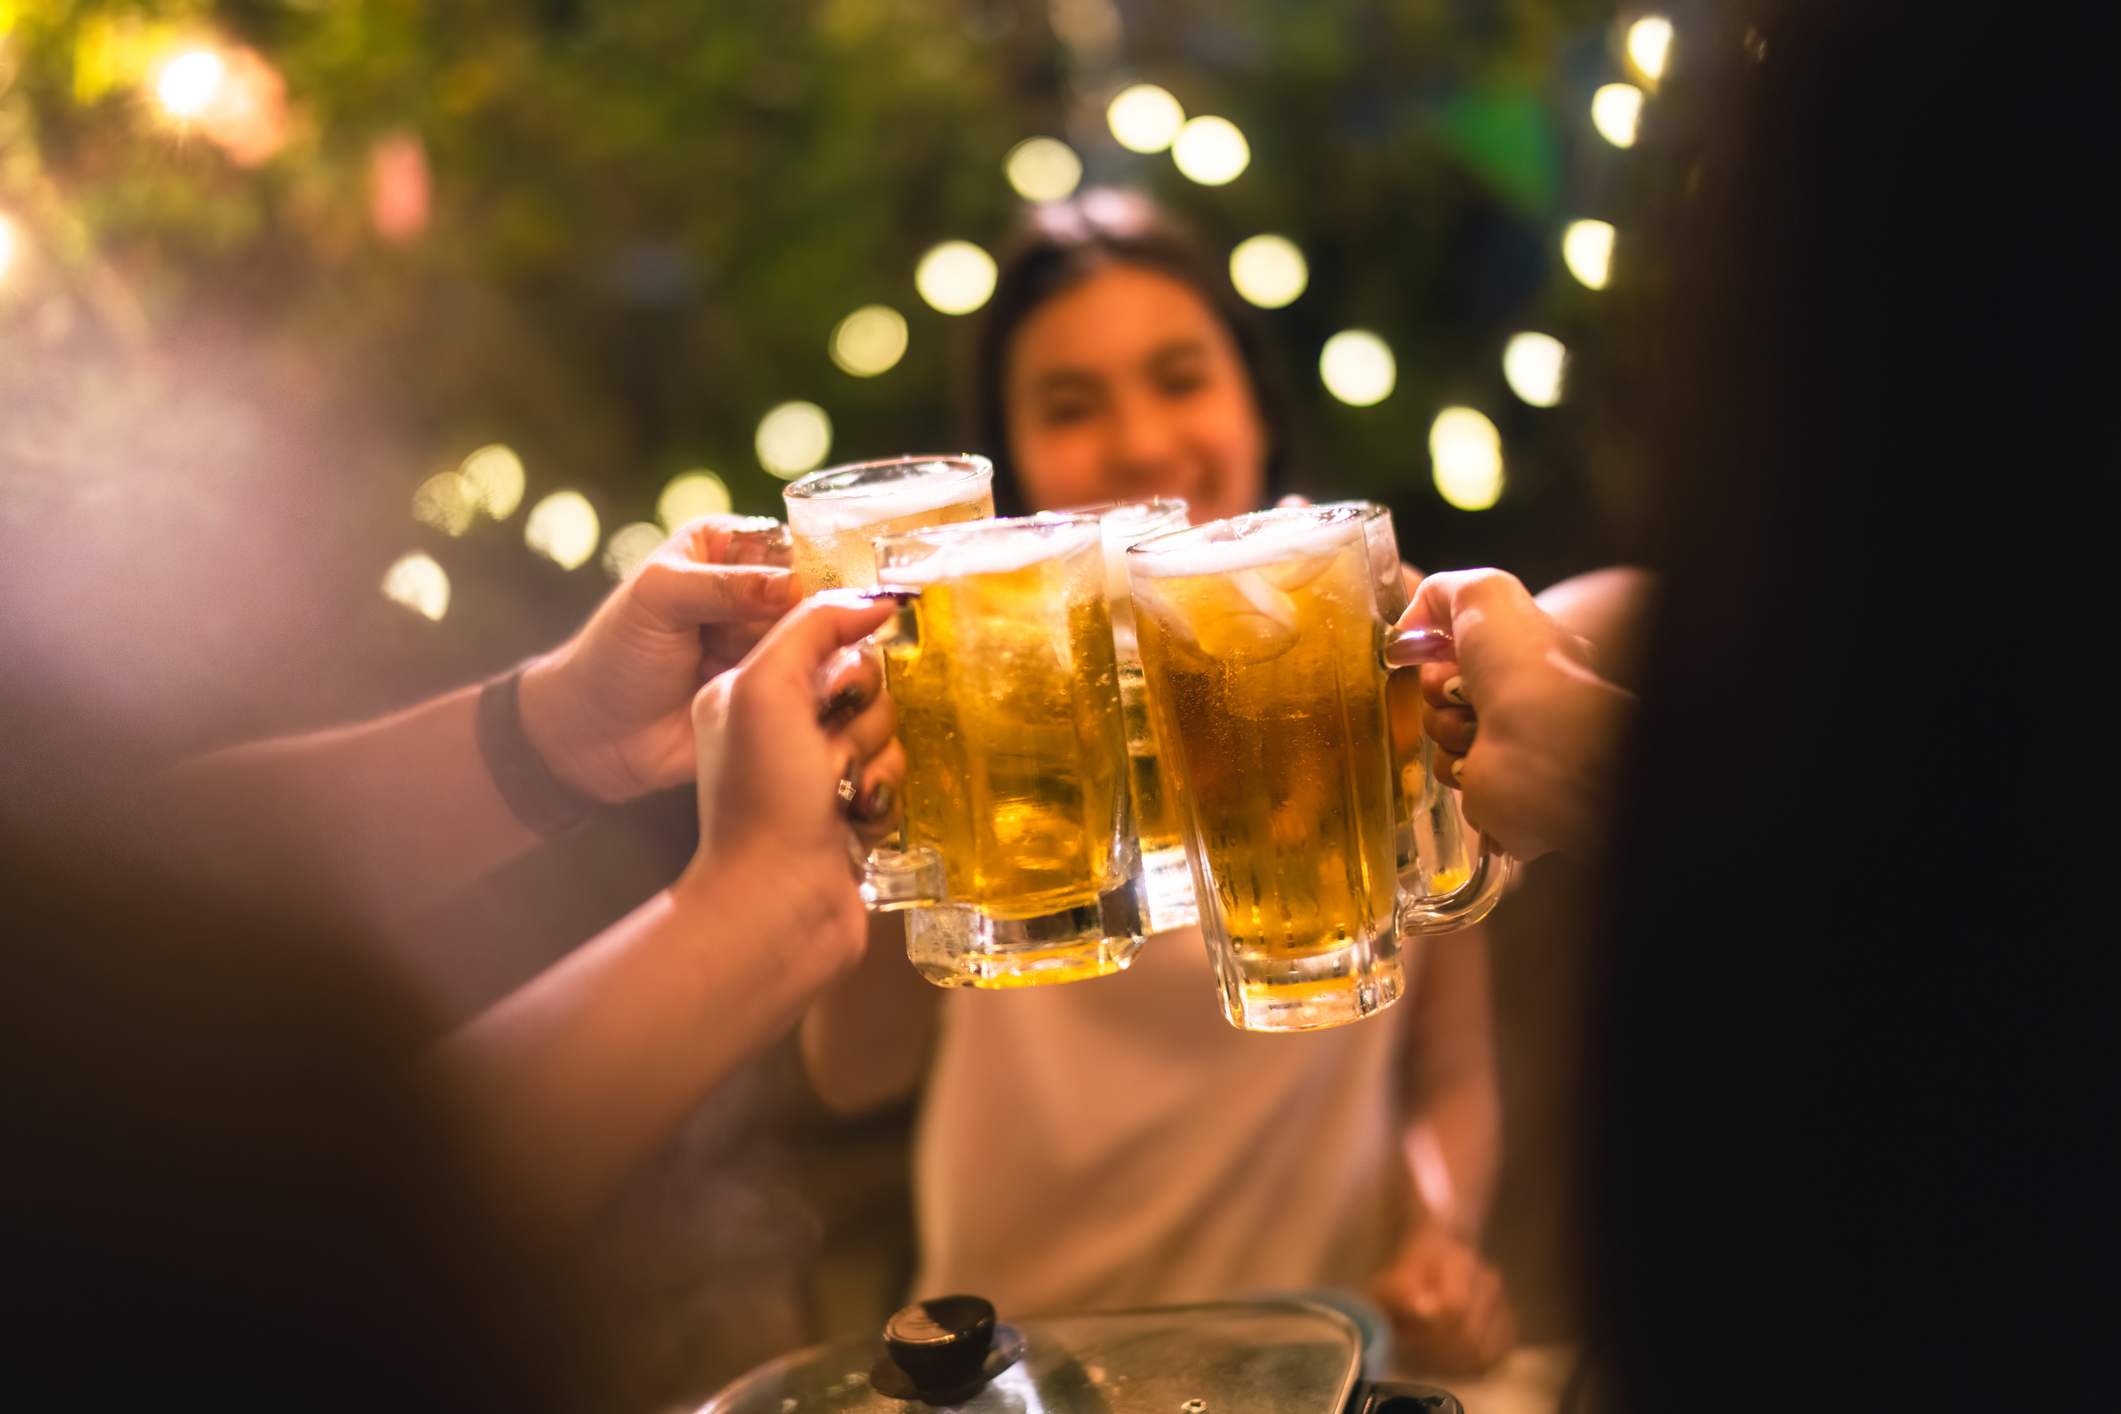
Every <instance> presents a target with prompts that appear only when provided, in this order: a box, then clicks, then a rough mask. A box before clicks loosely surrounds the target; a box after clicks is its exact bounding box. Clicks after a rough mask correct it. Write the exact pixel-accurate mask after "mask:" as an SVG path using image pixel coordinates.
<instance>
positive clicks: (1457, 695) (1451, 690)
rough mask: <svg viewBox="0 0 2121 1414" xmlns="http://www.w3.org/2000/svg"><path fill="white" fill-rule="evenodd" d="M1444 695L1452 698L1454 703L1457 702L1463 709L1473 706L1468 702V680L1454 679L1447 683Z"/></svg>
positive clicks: (1444, 687) (1444, 686)
mask: <svg viewBox="0 0 2121 1414" xmlns="http://www.w3.org/2000/svg"><path fill="white" fill-rule="evenodd" d="M1443 695H1444V696H1446V697H1448V698H1450V699H1451V700H1452V701H1453V702H1456V703H1457V704H1458V705H1459V706H1461V707H1470V706H1472V705H1473V704H1471V703H1470V702H1468V701H1466V680H1465V679H1464V678H1460V677H1454V678H1452V679H1451V680H1450V681H1448V682H1446V683H1445V684H1444V685H1443Z"/></svg>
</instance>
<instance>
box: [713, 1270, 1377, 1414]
mask: <svg viewBox="0 0 2121 1414" xmlns="http://www.w3.org/2000/svg"><path fill="white" fill-rule="evenodd" d="M950 1299H952V1300H959V1301H964V1300H976V1298H950ZM926 1304H928V1305H931V1306H932V1305H935V1304H936V1303H926ZM980 1304H981V1305H984V1304H985V1303H980ZM921 1309H922V1308H920V1307H909V1308H907V1311H904V1312H901V1313H899V1315H898V1316H895V1317H893V1322H894V1323H895V1324H896V1323H899V1322H901V1321H903V1320H905V1319H907V1318H908V1317H909V1314H910V1313H914V1312H918V1311H920V1310H921ZM987 1309H988V1312H989V1313H990V1317H989V1320H988V1326H987V1328H988V1329H989V1330H991V1331H992V1332H993V1334H992V1337H991V1344H989V1343H987V1340H988V1338H986V1337H984V1336H982V1337H981V1341H982V1343H981V1345H980V1348H979V1350H977V1351H973V1352H972V1353H971V1354H972V1358H974V1359H976V1360H978V1361H979V1362H980V1363H979V1364H977V1365H976V1366H972V1367H968V1368H971V1369H973V1370H974V1373H973V1374H972V1375H971V1376H970V1378H969V1379H955V1378H954V1377H953V1379H954V1382H953V1383H952V1384H951V1386H950V1387H949V1388H942V1387H940V1386H937V1385H936V1384H934V1383H933V1382H932V1380H931V1381H930V1382H929V1383H928V1384H927V1390H928V1392H927V1394H926V1395H925V1396H924V1395H923V1394H922V1393H920V1392H918V1391H917V1390H916V1389H915V1387H914V1383H913V1381H912V1380H911V1379H910V1378H909V1377H908V1376H907V1375H906V1374H905V1373H904V1372H903V1371H902V1369H901V1368H900V1365H899V1363H898V1362H897V1361H895V1360H893V1359H892V1357H891V1355H890V1354H889V1352H887V1350H886V1346H885V1340H884V1337H883V1336H882V1335H881V1334H879V1335H877V1336H872V1337H870V1338H868V1339H866V1340H864V1339H855V1340H845V1341H839V1342H836V1343H834V1344H831V1345H820V1346H813V1347H811V1348H810V1349H808V1350H799V1351H797V1352H795V1353H794V1354H792V1355H784V1356H782V1357H781V1358H780V1359H778V1360H775V1361H772V1362H771V1363H769V1364H766V1365H761V1366H760V1367H759V1368H758V1369H756V1370H754V1371H752V1372H751V1373H750V1374H748V1375H745V1376H744V1377H743V1378H741V1379H739V1380H738V1381H737V1382H736V1383H734V1384H732V1385H730V1386H729V1387H728V1388H727V1389H724V1390H723V1391H722V1392H721V1393H720V1394H717V1395H716V1396H715V1397H714V1398H713V1399H711V1400H709V1401H708V1402H707V1403H706V1404H705V1405H704V1406H702V1407H701V1409H700V1411H699V1414H926V1411H928V1410H930V1409H948V1410H953V1411H962V1414H1340V1411H1341V1410H1343V1409H1344V1408H1345V1407H1346V1405H1347V1403H1348V1398H1349V1396H1350V1394H1352V1393H1353V1391H1354V1389H1355V1384H1356V1381H1357V1379H1358V1377H1359V1376H1360V1374H1361V1368H1362V1336H1361V1333H1360V1332H1359V1331H1358V1330H1357V1329H1356V1327H1355V1324H1354V1322H1352V1321H1350V1320H1349V1319H1348V1318H1347V1317H1346V1316H1344V1315H1342V1314H1341V1313H1340V1312H1338V1311H1334V1310H1331V1309H1329V1308H1327V1307H1324V1306H1313V1305H1309V1304H1306V1303H1303V1302H1295V1301H1257V1302H1217V1303H1213V1304H1208V1305H1199V1306H1166V1307H1159V1308H1157V1309H1154V1310H1145V1311H1106V1312H1098V1313H1095V1314H1091V1315H1079V1316H1045V1317H1038V1318H1034V1319H1030V1320H1024V1321H1017V1322H1014V1323H1012V1324H1008V1325H999V1326H997V1325H995V1324H994V1323H993V1322H992V1320H991V1311H992V1308H991V1307H989V1308H987ZM915 1319H916V1323H919V1318H915ZM923 1329H926V1326H923ZM968 1329H969V1327H968ZM898 1348H901V1349H904V1348H905V1347H904V1345H903V1343H901V1344H900V1345H899V1347H898ZM909 1363H914V1362H913V1360H912V1357H909Z"/></svg>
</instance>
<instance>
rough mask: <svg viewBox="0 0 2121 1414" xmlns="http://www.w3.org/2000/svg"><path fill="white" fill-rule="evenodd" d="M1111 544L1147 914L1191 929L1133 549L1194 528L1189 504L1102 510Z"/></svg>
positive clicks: (1111, 592)
mask: <svg viewBox="0 0 2121 1414" xmlns="http://www.w3.org/2000/svg"><path fill="white" fill-rule="evenodd" d="M1095 509H1096V514H1097V518H1098V526H1099V528H1100V530H1101V531H1102V532H1103V535H1104V542H1105V589H1106V600H1107V603H1108V607H1109V608H1110V610H1111V613H1112V641H1113V646H1114V647H1115V648H1116V649H1117V650H1118V651H1117V657H1118V663H1119V705H1120V712H1121V715H1122V716H1123V718H1124V719H1125V721H1126V727H1127V779H1128V784H1129V787H1130V789H1131V791H1132V793H1133V797H1134V834H1135V838H1136V839H1138V840H1139V841H1140V842H1141V856H1142V909H1143V916H1144V920H1145V922H1146V923H1147V925H1148V928H1149V931H1150V932H1152V933H1161V932H1165V931H1168V930H1170V929H1173V928H1190V927H1192V926H1193V924H1194V923H1196V922H1198V921H1199V918H1200V915H1199V912H1198V911H1197V910H1196V909H1195V907H1194V904H1193V876H1192V871H1191V870H1190V869H1189V868H1188V867H1187V865H1186V842H1185V838H1184V836H1183V835H1181V834H1180V832H1179V827H1178V804H1177V801H1176V800H1175V799H1174V798H1173V796H1172V794H1171V790H1170V787H1169V786H1168V785H1166V784H1165V782H1164V774H1163V768H1162V764H1161V761H1162V748H1161V747H1159V746H1158V745H1157V740H1156V724H1155V722H1154V721H1153V720H1152V719H1151V716H1150V711H1149V690H1148V685H1147V683H1146V682H1145V681H1144V679H1143V677H1142V655H1141V645H1140V641H1139V638H1138V637H1137V635H1136V632H1135V625H1134V598H1133V595H1132V593H1131V592H1130V591H1129V589H1128V587H1127V547H1128V546H1130V545H1133V544H1134V543H1135V542H1136V541H1138V540H1143V539H1146V538H1148V537H1149V536H1151V535H1160V534H1162V533H1163V532H1164V531H1166V530H1177V529H1179V528H1181V527H1183V526H1184V525H1185V523H1186V503H1185V502H1184V501H1177V500H1157V501H1136V502H1132V503H1129V504H1126V505H1119V506H1101V507H1097V508H1095Z"/></svg>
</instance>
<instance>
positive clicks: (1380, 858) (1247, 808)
mask: <svg viewBox="0 0 2121 1414" xmlns="http://www.w3.org/2000/svg"><path fill="white" fill-rule="evenodd" d="M1127 564H1128V570H1129V575H1130V579H1131V582H1132V586H1133V592H1134V603H1135V616H1136V621H1137V624H1138V626H1139V632H1140V636H1141V651H1142V664H1143V667H1144V669H1145V672H1146V675H1147V680H1148V687H1149V695H1150V700H1151V702H1152V704H1153V705H1154V708H1155V712H1156V725H1157V732H1158V736H1159V738H1160V740H1161V741H1162V743H1163V746H1164V750H1165V754H1166V763H1167V767H1168V770H1167V773H1166V775H1167V779H1168V780H1169V781H1170V782H1171V783H1172V784H1173V785H1174V786H1175V787H1176V793H1177V796H1178V805H1179V812H1180V817H1181V820H1182V822H1183V825H1184V829H1185V833H1186V836H1187V839H1188V844H1189V850H1188V853H1189V857H1190V859H1191V862H1192V865H1193V871H1194V886H1195V895H1196V900H1197V902H1198V904H1199V907H1200V915H1201V918H1200V921H1201V926H1202V928H1203V930H1204V931H1205V932H1206V933H1207V935H1208V939H1209V943H1210V953H1211V955H1212V956H1213V957H1214V958H1215V961H1216V967H1217V972H1218V974H1219V978H1220V983H1221V990H1222V994H1223V1004H1224V1009H1225V1011H1226V1013H1227V1014H1228V1015H1229V1018H1230V1020H1231V1022H1232V1023H1233V1024H1235V1025H1237V1026H1240V1027H1243V1028H1246V1029H1249V1030H1306V1029H1310V1028H1312V1027H1318V1026H1330V1025H1336V1024H1339V1023H1341V1022H1345V1021H1352V1020H1355V1019H1357V1018H1359V1017H1361V1016H1365V1015H1368V1014H1369V1013H1371V1012H1373V1011H1376V1010H1378V1009H1380V1008H1381V1007H1384V1006H1387V1005H1390V1004H1391V1003H1392V1002H1393V1001H1394V1000H1396V999H1397V998H1398V996H1399V995H1400V992H1401V990H1402V989H1403V987H1404V985H1405V975H1404V970H1403V968H1402V965H1401V962H1400V958H1399V941H1398V928H1397V919H1398V908H1399V892H1398V887H1397V885H1398V859H1397V850H1396V847H1395V830H1394V819H1393V790H1392V777H1391V756H1390V749H1389V732H1388V724H1387V719H1386V706H1385V674H1384V671H1383V669H1382V666H1381V664H1380V660H1379V656H1378V652H1379V647H1380V637H1379V634H1380V622H1379V619H1378V615H1377V610H1376V608H1375V593H1374V591H1373V589H1372V586H1371V583H1370V565H1369V553H1368V550H1367V547H1366V544H1365V540H1364V536H1363V532H1362V516H1361V513H1360V512H1359V511H1354V510H1324V511H1312V510H1305V511H1269V512H1262V513H1260V514H1258V515H1253V516H1241V517H1238V518H1237V519H1236V520H1233V521H1221V522H1216V523H1214V524H1211V525H1207V526H1201V527H1197V528H1195V529H1193V530H1189V531H1180V532H1174V533H1172V534H1167V535H1162V536H1158V537H1155V538H1153V539H1150V540H1147V541H1144V542H1142V543H1140V544H1138V545H1136V546H1135V547H1134V548H1133V549H1132V550H1131V551H1129V552H1128V556H1127Z"/></svg>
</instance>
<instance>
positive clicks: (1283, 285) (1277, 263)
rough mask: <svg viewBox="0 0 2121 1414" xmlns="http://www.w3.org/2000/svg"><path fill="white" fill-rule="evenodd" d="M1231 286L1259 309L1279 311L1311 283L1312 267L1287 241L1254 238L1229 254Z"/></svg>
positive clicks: (1282, 239)
mask: <svg viewBox="0 0 2121 1414" xmlns="http://www.w3.org/2000/svg"><path fill="white" fill-rule="evenodd" d="M1230 283H1231V284H1233V285H1235V286H1237V292H1238V293H1239V294H1241V295H1243V296H1244V297H1245V298H1246V299H1247V300H1249V301H1251V302H1252V303H1253V304H1256V305H1258V306H1259V307H1260V308H1261V309H1280V308H1282V307H1283V306H1284V305H1287V304H1289V303H1291V302H1293V301H1294V300H1295V299H1296V297H1297V296H1298V295H1300V294H1302V293H1303V292H1304V287H1305V286H1307V285H1309V284H1310V283H1311V267H1310V266H1309V265H1308V264H1306V263H1305V261H1304V253H1303V252H1302V251H1300V250H1298V249H1297V248H1296V243H1295V242H1294V241H1292V240H1290V239H1289V238H1288V237H1286V236H1254V237H1252V238H1251V239H1250V240H1247V241H1240V242H1239V243H1238V246H1237V249H1236V250H1233V251H1231V252H1230Z"/></svg>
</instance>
